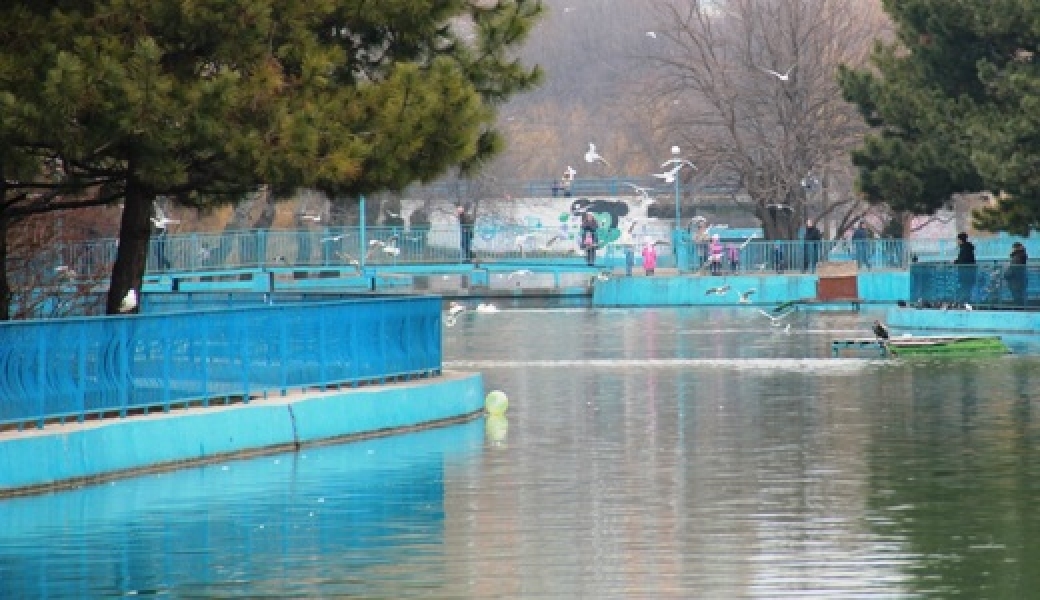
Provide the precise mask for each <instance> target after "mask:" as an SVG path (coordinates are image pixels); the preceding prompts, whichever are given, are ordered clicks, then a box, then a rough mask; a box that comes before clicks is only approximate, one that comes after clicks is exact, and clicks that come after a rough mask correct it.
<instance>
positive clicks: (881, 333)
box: [872, 320, 889, 343]
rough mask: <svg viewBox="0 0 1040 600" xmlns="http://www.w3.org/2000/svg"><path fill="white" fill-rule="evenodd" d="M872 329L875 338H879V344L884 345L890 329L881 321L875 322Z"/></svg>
mask: <svg viewBox="0 0 1040 600" xmlns="http://www.w3.org/2000/svg"><path fill="white" fill-rule="evenodd" d="M872 329H873V330H874V336H875V337H876V338H877V340H878V342H879V343H884V342H885V341H887V340H888V338H889V335H888V328H887V327H885V326H884V324H882V323H881V321H877V320H875V321H874V327H873V328H872Z"/></svg>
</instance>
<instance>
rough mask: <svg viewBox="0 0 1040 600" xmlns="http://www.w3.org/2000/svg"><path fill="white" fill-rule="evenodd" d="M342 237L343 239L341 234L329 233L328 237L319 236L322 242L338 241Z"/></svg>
mask: <svg viewBox="0 0 1040 600" xmlns="http://www.w3.org/2000/svg"><path fill="white" fill-rule="evenodd" d="M342 239H343V235H342V234H340V235H330V236H328V237H323V238H321V241H323V242H338V241H340V240H342Z"/></svg>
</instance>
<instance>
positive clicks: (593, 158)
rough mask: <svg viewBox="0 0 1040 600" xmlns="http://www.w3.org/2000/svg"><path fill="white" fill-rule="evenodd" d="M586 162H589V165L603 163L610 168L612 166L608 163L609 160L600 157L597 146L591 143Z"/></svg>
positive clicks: (586, 154)
mask: <svg viewBox="0 0 1040 600" xmlns="http://www.w3.org/2000/svg"><path fill="white" fill-rule="evenodd" d="M585 162H587V163H603V164H605V165H607V166H608V167H609V166H610V163H608V162H607V159H605V158H603V157H602V156H600V155H599V153H598V152H596V144H593V143H591V142H590V143H589V150H588V152H586V153H585Z"/></svg>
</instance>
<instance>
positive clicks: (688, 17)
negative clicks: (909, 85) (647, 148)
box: [653, 0, 884, 239]
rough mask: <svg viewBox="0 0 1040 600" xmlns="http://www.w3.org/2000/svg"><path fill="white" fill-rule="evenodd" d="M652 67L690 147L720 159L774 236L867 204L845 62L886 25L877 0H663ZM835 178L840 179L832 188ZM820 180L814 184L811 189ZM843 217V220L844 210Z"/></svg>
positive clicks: (855, 58)
mask: <svg viewBox="0 0 1040 600" xmlns="http://www.w3.org/2000/svg"><path fill="white" fill-rule="evenodd" d="M656 6H657V7H658V10H659V11H660V13H661V15H662V24H661V25H660V26H659V27H658V28H657V31H656V35H657V36H658V38H661V39H664V40H666V41H667V45H666V47H665V51H664V52H662V53H660V54H658V55H656V56H655V57H654V59H653V62H654V64H655V65H656V67H657V69H658V70H659V72H660V73H661V75H662V77H661V82H662V83H661V85H660V88H659V90H660V93H662V94H664V95H666V96H669V97H672V98H674V100H676V101H678V104H677V106H679V107H681V110H680V111H678V112H676V114H674V115H673V118H672V120H671V121H670V123H669V126H670V128H671V129H673V130H674V131H676V132H678V133H679V134H680V135H681V136H682V139H683V147H684V149H685V148H690V149H691V150H692V151H693V152H694V153H695V154H696V155H698V156H700V157H704V158H706V159H710V160H714V161H716V162H718V163H719V164H721V165H724V167H725V168H726V169H728V171H729V172H730V173H729V174H730V175H731V176H732V177H734V178H736V179H737V180H738V181H739V182H740V183H741V185H742V187H743V189H744V190H745V191H746V193H747V197H746V198H747V199H745V200H740V199H739V198H737V199H735V201H736V202H740V203H742V205H743V208H744V209H745V210H747V211H749V212H751V213H752V214H754V215H755V216H756V217H757V218H758V219H759V220H760V221H761V223H762V226H763V229H764V230H765V234H766V237H767V238H771V239H793V238H794V237H796V235H797V231H798V228H799V226H800V224H801V223H802V222H803V221H804V219H805V218H806V217H816V218H820V217H834V215H835V214H836V213H837V212H839V209H840V210H842V211H851V212H855V211H862V210H863V207H861V206H860V205H859V202H858V200H856V198H855V195H854V193H853V191H852V187H851V178H845V177H840V176H839V174H844V172H847V171H848V155H849V151H850V149H851V148H853V147H854V146H855V145H856V144H857V142H858V140H859V139H860V137H861V136H862V134H863V132H864V130H863V125H862V121H861V119H859V117H858V116H857V115H856V113H855V109H854V108H853V107H852V106H850V105H849V104H847V103H846V102H844V101H843V100H842V96H841V92H840V90H839V88H838V84H837V80H836V77H835V74H836V69H837V66H838V65H839V64H860V63H861V62H862V61H863V60H864V59H865V57H866V54H867V52H868V51H869V47H870V45H871V43H872V41H873V40H874V39H875V38H876V37H878V36H879V35H880V34H881V33H882V31H883V27H884V19H883V14H882V13H881V11H880V7H879V3H878V2H877V1H876V0H726V1H720V0H711V1H709V0H661V1H660V2H658V3H657V4H656ZM838 183H840V185H841V188H838V187H836V184H838ZM814 186H816V187H815V188H814ZM837 220H838V221H839V222H844V221H846V220H847V219H844V218H838V219H837Z"/></svg>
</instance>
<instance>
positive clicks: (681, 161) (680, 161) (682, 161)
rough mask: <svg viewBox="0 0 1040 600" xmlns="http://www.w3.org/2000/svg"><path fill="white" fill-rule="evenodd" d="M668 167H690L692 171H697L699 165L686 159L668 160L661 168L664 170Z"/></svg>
mask: <svg viewBox="0 0 1040 600" xmlns="http://www.w3.org/2000/svg"><path fill="white" fill-rule="evenodd" d="M668 165H676V166H679V167H681V166H683V165H686V166H687V167H690V168H691V169H695V170H696V169H697V165H695V164H693V163H692V162H690V161H688V160H686V159H685V158H669V159H668V160H666V161H664V162H663V163H661V168H662V169H663V168H665V167H667V166H668Z"/></svg>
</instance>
